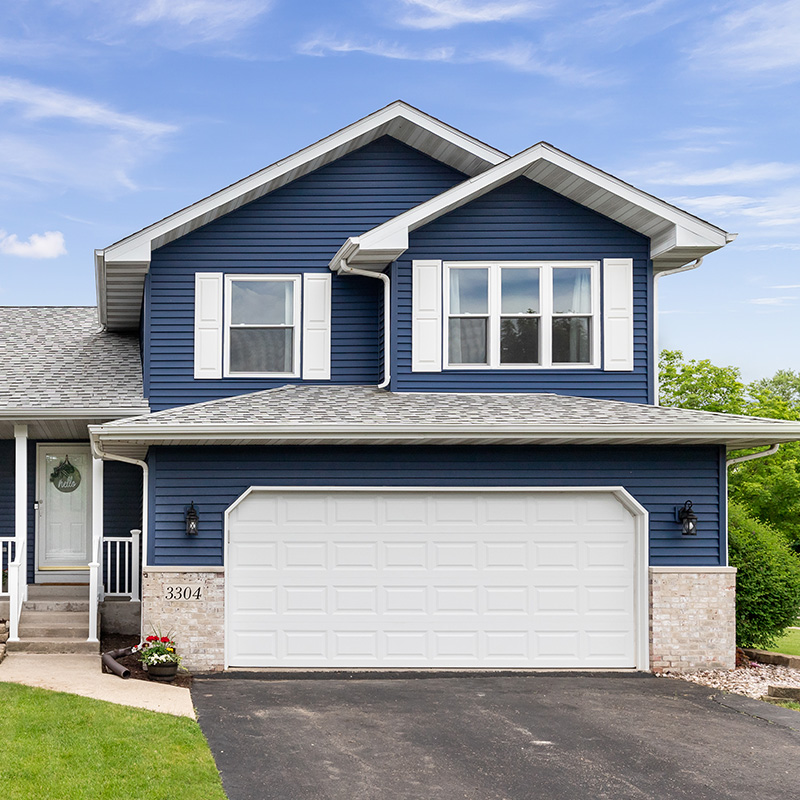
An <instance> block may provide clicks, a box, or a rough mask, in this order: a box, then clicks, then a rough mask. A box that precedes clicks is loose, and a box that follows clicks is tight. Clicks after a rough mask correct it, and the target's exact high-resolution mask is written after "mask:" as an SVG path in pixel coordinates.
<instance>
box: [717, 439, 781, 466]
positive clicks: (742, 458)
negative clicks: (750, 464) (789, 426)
mask: <svg viewBox="0 0 800 800" xmlns="http://www.w3.org/2000/svg"><path fill="white" fill-rule="evenodd" d="M779 447H780V445H779V444H773V445H771V446H770V447H769V448H768V449H767V450H761V451H759V452H758V453H750V455H748V456H739V457H738V458H728V459H726V461H725V466H727V467H730V466H731V465H733V464H741V463H742V461H753V460H754V459H756V458H765V457H766V456H773V455H775V453H777V452H778V448H779Z"/></svg>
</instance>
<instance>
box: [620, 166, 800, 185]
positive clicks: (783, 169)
mask: <svg viewBox="0 0 800 800" xmlns="http://www.w3.org/2000/svg"><path fill="white" fill-rule="evenodd" d="M628 175H629V176H630V177H631V178H632V179H633V180H638V181H644V182H647V183H657V184H660V185H662V186H721V185H726V184H741V183H764V182H768V181H782V180H788V179H790V178H795V177H797V176H798V175H800V164H786V163H783V162H779V161H770V162H767V163H764V164H749V163H746V162H743V161H738V162H735V163H733V164H729V165H727V166H725V167H716V168H714V169H701V170H695V171H694V172H690V171H687V170H686V168H685V167H684V166H682V165H680V164H678V163H675V162H667V161H664V162H661V163H660V164H655V165H653V166H652V167H650V168H648V169H645V170H640V171H638V172H630V173H628Z"/></svg>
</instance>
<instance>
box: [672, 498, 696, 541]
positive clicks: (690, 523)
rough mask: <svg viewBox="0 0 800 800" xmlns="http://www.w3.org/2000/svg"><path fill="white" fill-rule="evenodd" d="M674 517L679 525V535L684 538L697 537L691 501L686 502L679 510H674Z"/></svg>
mask: <svg viewBox="0 0 800 800" xmlns="http://www.w3.org/2000/svg"><path fill="white" fill-rule="evenodd" d="M675 516H676V517H677V520H678V522H680V524H681V533H682V534H683V535H684V536H697V514H695V513H694V511H692V501H691V500H687V501H686V502H685V503H684V504H683V506H682V507H681V508H676V509H675Z"/></svg>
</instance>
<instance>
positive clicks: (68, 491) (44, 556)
mask: <svg viewBox="0 0 800 800" xmlns="http://www.w3.org/2000/svg"><path fill="white" fill-rule="evenodd" d="M37 475H38V479H37V494H36V496H37V504H38V509H39V511H38V525H37V542H36V569H37V580H38V581H48V580H50V581H65V580H66V581H67V582H70V581H74V580H75V579H76V578H81V579H83V578H85V575H80V573H81V572H86V570H88V568H89V562H90V561H91V556H92V549H91V547H92V457H91V453H90V452H89V446H88V445H74V444H62V445H50V444H48V445H39V448H38V460H37ZM76 573H78V574H76Z"/></svg>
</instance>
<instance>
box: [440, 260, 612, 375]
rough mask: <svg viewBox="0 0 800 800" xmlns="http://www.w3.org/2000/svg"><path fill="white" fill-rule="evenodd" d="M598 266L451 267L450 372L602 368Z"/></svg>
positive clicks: (447, 278)
mask: <svg viewBox="0 0 800 800" xmlns="http://www.w3.org/2000/svg"><path fill="white" fill-rule="evenodd" d="M597 272H598V265H597V263H596V262H498V263H484V262H452V263H447V264H445V292H444V296H445V308H446V316H447V321H446V325H445V338H446V346H445V352H446V355H447V364H448V366H450V367H489V368H495V369H497V368H531V367H555V366H558V367H561V366H564V367H567V366H569V367H579V366H583V367H591V366H598V364H599V314H598V305H599V299H598V295H599V287H598V277H597Z"/></svg>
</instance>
